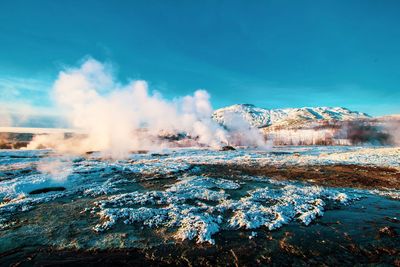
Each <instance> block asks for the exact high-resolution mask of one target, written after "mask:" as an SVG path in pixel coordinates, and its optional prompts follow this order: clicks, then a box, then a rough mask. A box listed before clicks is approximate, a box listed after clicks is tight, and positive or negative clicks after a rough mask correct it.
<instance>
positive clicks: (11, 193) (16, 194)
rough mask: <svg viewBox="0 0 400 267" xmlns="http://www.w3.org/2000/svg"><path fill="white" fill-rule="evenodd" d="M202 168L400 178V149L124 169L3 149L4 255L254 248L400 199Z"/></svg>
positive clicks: (224, 156) (288, 153) (140, 163)
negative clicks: (345, 169)
mask: <svg viewBox="0 0 400 267" xmlns="http://www.w3.org/2000/svg"><path fill="white" fill-rule="evenodd" d="M202 164H215V165H218V164H231V165H240V166H271V165H274V166H283V167H285V166H286V167H290V166H302V165H331V164H355V165H363V166H365V165H370V166H383V167H392V168H397V169H399V168H400V149H399V148H372V147H370V148H362V147H281V148H279V147H278V148H274V149H272V150H270V151H256V150H248V149H239V150H236V151H226V152H222V151H213V150H207V149H176V150H164V151H159V152H158V153H147V154H132V155H131V156H130V157H129V158H128V159H126V160H117V161H113V160H104V159H101V158H100V155H99V154H97V153H92V154H90V155H87V156H85V157H78V156H66V155H59V154H57V153H55V152H53V151H48V150H35V151H24V150H18V151H16V150H14V151H11V150H2V151H0V200H1V204H0V238H1V240H2V242H1V244H0V252H1V251H6V250H9V249H13V248H16V247H19V246H23V245H28V244H29V245H38V246H40V245H51V246H54V247H58V248H93V247H99V248H112V247H141V246H145V244H147V245H149V244H153V245H154V244H159V243H160V242H173V243H174V242H180V241H183V240H193V242H197V243H202V244H207V243H209V244H212V245H213V244H216V243H217V242H218V241H216V240H215V236H216V235H217V234H218V233H221V232H226V231H237V230H251V231H252V232H251V234H250V235H249V238H250V239H253V238H257V232H256V231H257V230H258V229H266V230H268V231H272V230H276V229H279V228H282V227H283V228H284V227H285V225H288V224H295V225H296V224H297V225H305V226H307V225H309V224H311V223H312V222H313V221H315V220H316V219H318V218H321V217H322V216H324V213H329V212H334V210H337V209H347V208H348V207H351V206H352V205H354V204H355V203H357V202H359V201H360V200H361V199H368V198H372V199H376V198H382V199H386V198H387V199H391V200H390V201H395V203H398V201H396V199H399V191H397V190H385V191H382V190H359V189H358V190H357V189H349V188H335V189H333V188H325V187H320V186H314V185H309V184H304V183H300V182H296V181H291V182H289V181H276V180H274V179H271V178H269V177H263V176H249V175H236V176H229V177H221V175H220V174H219V173H213V174H210V173H207V174H204V173H203V171H202V169H201V168H199V167H198V166H200V165H202ZM44 189H45V190H44ZM60 222H62V224H60ZM71 229H75V230H76V231H78V232H76V233H75V232H74V231H72V230H71Z"/></svg>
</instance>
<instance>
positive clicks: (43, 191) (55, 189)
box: [29, 186, 65, 195]
mask: <svg viewBox="0 0 400 267" xmlns="http://www.w3.org/2000/svg"><path fill="white" fill-rule="evenodd" d="M64 190H65V187H62V186H54V187H45V188H40V189H36V190H33V191H31V192H29V194H30V195H38V194H43V193H48V192H52V191H64Z"/></svg>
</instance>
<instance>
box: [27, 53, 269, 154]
mask: <svg viewBox="0 0 400 267" xmlns="http://www.w3.org/2000/svg"><path fill="white" fill-rule="evenodd" d="M53 93H54V97H55V100H56V102H57V104H58V106H59V107H60V108H61V109H62V110H63V111H64V114H65V115H66V117H67V120H68V121H69V123H70V126H71V127H72V128H74V129H78V130H80V131H82V132H83V133H85V135H84V136H79V137H75V138H72V139H69V140H68V139H67V140H63V138H62V137H60V136H52V137H49V138H47V137H38V138H37V139H35V140H33V142H32V144H31V146H30V147H31V148H34V146H37V145H39V143H40V144H41V145H44V146H46V145H45V143H47V145H49V146H50V143H51V146H52V147H55V148H57V149H60V150H63V151H70V152H77V153H82V152H85V151H93V150H96V151H102V152H103V153H104V155H106V156H110V157H113V158H120V157H124V156H126V155H127V154H128V153H129V151H132V150H143V149H144V150H150V149H156V148H160V147H161V148H162V147H165V146H168V145H169V144H168V143H166V141H163V139H160V138H158V137H159V134H160V133H161V132H164V133H165V132H166V133H171V134H176V133H185V134H186V135H187V136H189V137H191V138H194V139H195V140H196V142H197V143H198V144H199V145H201V146H210V147H214V148H215V147H220V146H221V145H224V144H228V143H233V144H235V143H236V144H241V145H262V142H260V141H256V142H254V140H253V137H255V136H256V138H257V140H261V139H259V136H258V135H257V134H255V132H254V131H258V130H254V129H252V130H250V128H248V127H247V125H246V126H245V128H246V130H247V132H245V133H243V137H241V138H240V140H237V136H235V137H234V138H232V134H229V133H228V132H227V130H226V129H224V128H223V127H221V126H220V125H218V124H217V123H216V122H215V121H213V120H212V119H211V115H212V112H213V109H212V107H211V104H210V101H209V99H210V96H209V94H208V93H207V92H206V91H205V90H197V91H195V92H194V94H193V95H188V96H184V97H181V98H177V99H174V100H172V101H169V100H166V99H164V98H162V97H161V95H160V94H159V93H157V92H155V93H150V92H149V89H148V85H147V83H146V82H145V81H133V82H130V83H128V84H126V85H124V84H121V83H119V82H117V81H116V80H115V79H114V77H113V75H112V72H111V70H110V66H107V65H105V64H102V63H100V62H98V61H96V60H94V59H88V60H86V61H85V62H84V63H83V64H82V65H81V66H80V67H78V68H71V69H67V70H65V71H62V72H61V73H60V74H59V77H58V79H57V80H56V82H55V83H54V86H53ZM240 125H241V123H240V122H239V118H236V120H235V123H233V126H234V127H233V129H234V130H236V131H237V130H238V129H239V127H242V126H240ZM247 133H249V134H250V135H246V134H247ZM40 138H41V139H42V140H39V139H40ZM229 138H231V139H232V140H229ZM45 139H46V140H45Z"/></svg>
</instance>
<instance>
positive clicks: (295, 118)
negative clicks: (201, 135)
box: [213, 104, 370, 128]
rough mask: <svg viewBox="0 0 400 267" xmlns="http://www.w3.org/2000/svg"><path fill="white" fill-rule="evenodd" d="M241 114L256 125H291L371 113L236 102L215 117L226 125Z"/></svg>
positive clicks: (360, 117)
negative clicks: (276, 106)
mask: <svg viewBox="0 0 400 267" xmlns="http://www.w3.org/2000/svg"><path fill="white" fill-rule="evenodd" d="M232 115H236V116H237V115H240V116H241V117H242V118H244V119H245V120H246V121H247V122H249V123H250V124H251V125H252V126H254V127H258V128H261V127H267V126H271V125H291V124H298V123H306V122H313V121H332V120H336V121H346V120H356V119H367V118H370V116H369V115H367V114H365V113H362V112H358V111H351V110H349V109H347V108H343V107H303V108H285V109H265V108H259V107H256V106H254V105H252V104H236V105H232V106H228V107H225V108H221V109H217V110H216V111H215V112H214V113H213V119H214V120H215V121H217V122H218V123H220V124H222V125H225V124H226V121H227V117H229V116H232Z"/></svg>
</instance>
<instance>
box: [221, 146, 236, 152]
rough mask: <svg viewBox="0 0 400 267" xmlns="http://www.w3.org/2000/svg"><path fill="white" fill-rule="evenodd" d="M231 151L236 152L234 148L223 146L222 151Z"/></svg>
mask: <svg viewBox="0 0 400 267" xmlns="http://www.w3.org/2000/svg"><path fill="white" fill-rule="evenodd" d="M231 150H236V148H234V147H233V146H223V147H222V148H221V151H231Z"/></svg>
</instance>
